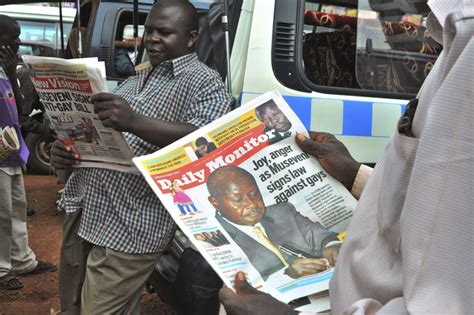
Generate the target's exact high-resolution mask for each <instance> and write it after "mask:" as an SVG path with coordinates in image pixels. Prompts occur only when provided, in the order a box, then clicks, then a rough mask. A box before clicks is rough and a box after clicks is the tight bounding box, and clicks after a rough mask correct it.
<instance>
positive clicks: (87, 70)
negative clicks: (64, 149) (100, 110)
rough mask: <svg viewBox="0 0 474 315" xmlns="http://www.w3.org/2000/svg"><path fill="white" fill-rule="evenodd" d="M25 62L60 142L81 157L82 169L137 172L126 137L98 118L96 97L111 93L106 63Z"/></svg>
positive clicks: (28, 58)
mask: <svg viewBox="0 0 474 315" xmlns="http://www.w3.org/2000/svg"><path fill="white" fill-rule="evenodd" d="M23 60H24V62H25V65H26V66H27V67H28V68H29V69H30V74H31V80H32V82H33V84H34V86H35V89H36V91H37V93H38V95H39V98H40V100H41V103H42V104H43V105H44V108H45V110H46V113H47V115H48V117H49V118H50V121H51V124H52V127H53V129H54V131H55V132H56V134H57V136H58V139H59V140H61V141H63V142H64V143H65V144H69V145H71V147H72V148H73V150H74V151H75V152H77V153H79V155H80V160H81V163H79V164H78V165H77V166H78V167H101V168H109V169H115V170H120V171H129V172H133V171H134V170H135V171H136V169H135V168H134V167H132V166H133V163H132V161H131V158H132V156H133V155H132V152H131V150H130V148H129V146H128V144H127V142H126V141H125V139H124V138H123V136H122V134H121V133H120V132H118V131H115V130H113V129H112V128H108V127H104V125H103V124H102V122H101V120H100V119H99V118H98V117H97V115H95V114H94V105H93V104H92V103H91V97H92V95H94V94H96V93H99V92H106V91H107V84H106V79H105V66H104V63H103V62H99V61H98V59H97V58H82V59H71V60H65V59H60V58H50V57H37V56H23Z"/></svg>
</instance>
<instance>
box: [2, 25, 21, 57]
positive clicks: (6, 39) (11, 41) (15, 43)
mask: <svg viewBox="0 0 474 315" xmlns="http://www.w3.org/2000/svg"><path fill="white" fill-rule="evenodd" d="M20 32H21V31H20V25H19V24H18V23H13V24H10V25H9V27H8V28H7V29H6V30H0V45H2V46H10V47H11V48H12V49H13V51H14V52H16V53H18V50H19V49H20V44H21V40H20Z"/></svg>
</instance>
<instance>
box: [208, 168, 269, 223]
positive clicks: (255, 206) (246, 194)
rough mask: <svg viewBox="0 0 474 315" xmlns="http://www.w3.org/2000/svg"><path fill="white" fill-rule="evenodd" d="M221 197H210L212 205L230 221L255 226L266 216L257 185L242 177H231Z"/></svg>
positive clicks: (223, 188)
mask: <svg viewBox="0 0 474 315" xmlns="http://www.w3.org/2000/svg"><path fill="white" fill-rule="evenodd" d="M231 178H232V179H230V180H232V182H229V183H228V184H227V185H225V187H222V192H221V194H220V195H219V196H216V197H212V196H211V197H210V198H209V200H210V201H211V203H212V205H213V206H214V207H215V208H216V209H217V210H219V212H220V213H221V214H222V215H223V216H224V217H225V218H226V219H228V220H229V221H232V222H234V223H236V224H240V225H250V226H253V225H255V224H256V223H258V222H260V221H261V220H262V218H263V216H264V215H265V204H264V203H263V198H262V195H261V194H260V190H259V189H258V187H257V185H256V184H255V183H254V182H253V181H252V180H250V179H249V178H247V177H245V176H242V175H239V174H237V175H234V176H231Z"/></svg>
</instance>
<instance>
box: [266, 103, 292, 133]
mask: <svg viewBox="0 0 474 315" xmlns="http://www.w3.org/2000/svg"><path fill="white" fill-rule="evenodd" d="M260 118H261V120H262V122H263V123H264V124H265V126H267V127H268V128H270V129H275V130H276V131H278V132H286V131H288V130H289V129H290V128H291V122H290V121H289V120H288V119H287V118H286V116H285V114H283V113H282V112H281V110H280V109H279V108H278V107H276V106H265V107H264V108H263V109H262V110H260Z"/></svg>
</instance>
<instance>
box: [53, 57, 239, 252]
mask: <svg viewBox="0 0 474 315" xmlns="http://www.w3.org/2000/svg"><path fill="white" fill-rule="evenodd" d="M114 93H115V94H117V95H120V96H122V97H124V98H125V99H126V100H127V101H128V102H129V104H130V106H131V107H132V108H133V110H134V111H136V112H137V113H140V114H141V115H145V116H148V117H153V118H159V119H163V120H166V121H171V122H187V123H191V124H193V125H195V126H198V127H202V126H204V125H206V124H208V123H210V122H211V121H213V120H214V119H216V118H218V117H220V116H221V115H223V114H225V113H226V112H228V111H229V110H230V103H231V99H230V96H229V94H228V93H227V91H226V88H225V86H224V84H223V82H222V81H221V79H220V77H219V75H218V73H217V72H216V71H214V70H211V69H209V68H208V67H206V66H205V65H204V64H203V63H201V62H200V61H198V59H197V55H196V54H194V53H192V54H188V55H185V56H182V57H180V58H177V59H174V60H171V61H166V62H163V63H162V64H160V65H159V66H157V67H155V68H147V69H144V70H142V71H139V72H138V74H137V75H136V76H134V77H131V78H129V79H127V80H126V81H125V82H123V83H122V84H121V85H120V86H119V87H118V88H117V89H116V90H115V91H114ZM124 136H125V138H126V140H127V142H128V144H129V145H130V148H131V149H132V152H133V154H134V155H135V156H140V155H144V154H148V153H152V152H154V151H156V150H158V149H159V148H158V147H157V146H154V145H152V144H150V143H147V142H145V141H144V140H142V139H140V138H139V137H137V136H135V135H134V134H131V133H124ZM59 208H60V209H64V210H66V212H74V211H76V210H78V209H83V212H82V219H81V226H80V229H79V236H81V237H82V238H84V239H85V240H87V241H88V242H91V243H93V244H96V245H99V246H104V247H108V248H111V249H114V250H118V251H123V252H127V253H153V252H158V251H162V250H163V249H164V248H165V247H166V245H167V243H168V242H169V240H170V239H171V238H172V236H173V232H174V227H175V225H174V222H173V220H172V219H171V217H170V216H169V215H168V213H167V212H166V210H165V209H164V207H163V206H162V205H161V203H160V202H159V200H158V198H157V197H156V195H155V194H154V193H153V191H152V190H151V188H150V187H149V186H148V184H147V183H146V181H145V180H144V179H143V178H142V177H141V176H140V175H133V174H128V173H122V172H117V171H112V170H106V169H98V168H78V169H75V170H74V172H73V174H72V176H71V178H70V179H69V181H68V183H67V185H66V187H65V190H64V194H63V197H62V199H61V200H60V203H59Z"/></svg>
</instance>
